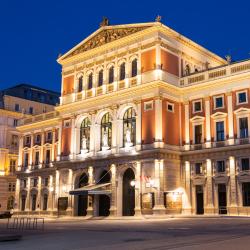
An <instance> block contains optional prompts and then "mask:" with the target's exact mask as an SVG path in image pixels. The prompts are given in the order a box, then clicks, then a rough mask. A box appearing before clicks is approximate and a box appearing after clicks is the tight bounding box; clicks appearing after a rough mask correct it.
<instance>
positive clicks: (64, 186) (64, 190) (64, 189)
mask: <svg viewBox="0 0 250 250" xmlns="http://www.w3.org/2000/svg"><path fill="white" fill-rule="evenodd" d="M62 191H63V192H64V193H66V192H67V187H66V185H63V187H62Z"/></svg>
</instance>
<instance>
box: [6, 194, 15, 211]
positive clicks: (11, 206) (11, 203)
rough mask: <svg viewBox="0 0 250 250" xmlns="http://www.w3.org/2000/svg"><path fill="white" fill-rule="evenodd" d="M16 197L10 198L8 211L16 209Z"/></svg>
mask: <svg viewBox="0 0 250 250" xmlns="http://www.w3.org/2000/svg"><path fill="white" fill-rule="evenodd" d="M14 201H15V199H14V197H13V196H10V197H9V198H8V202H7V210H11V209H14Z"/></svg>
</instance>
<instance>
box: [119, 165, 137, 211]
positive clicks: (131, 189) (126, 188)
mask: <svg viewBox="0 0 250 250" xmlns="http://www.w3.org/2000/svg"><path fill="white" fill-rule="evenodd" d="M134 179H135V174H134V171H133V170H132V169H131V168H128V169H127V170H126V171H125V173H124V175H123V184H122V194H123V195H122V215H123V216H134V215H135V186H134V185H131V181H133V180H134Z"/></svg>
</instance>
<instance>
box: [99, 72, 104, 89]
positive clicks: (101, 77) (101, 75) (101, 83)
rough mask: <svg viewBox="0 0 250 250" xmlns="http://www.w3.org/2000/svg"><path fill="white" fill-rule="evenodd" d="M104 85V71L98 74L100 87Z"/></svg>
mask: <svg viewBox="0 0 250 250" xmlns="http://www.w3.org/2000/svg"><path fill="white" fill-rule="evenodd" d="M102 85H103V70H100V71H99V73H98V87H100V86H102Z"/></svg>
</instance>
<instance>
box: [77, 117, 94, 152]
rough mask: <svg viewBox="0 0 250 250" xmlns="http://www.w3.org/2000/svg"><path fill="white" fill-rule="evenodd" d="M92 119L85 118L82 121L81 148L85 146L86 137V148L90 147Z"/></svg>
mask: <svg viewBox="0 0 250 250" xmlns="http://www.w3.org/2000/svg"><path fill="white" fill-rule="evenodd" d="M90 125H91V123H90V120H89V118H85V119H84V120H83V121H82V123H81V127H80V149H82V148H83V142H84V140H83V139H84V138H85V139H86V148H85V149H89V142H90Z"/></svg>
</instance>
